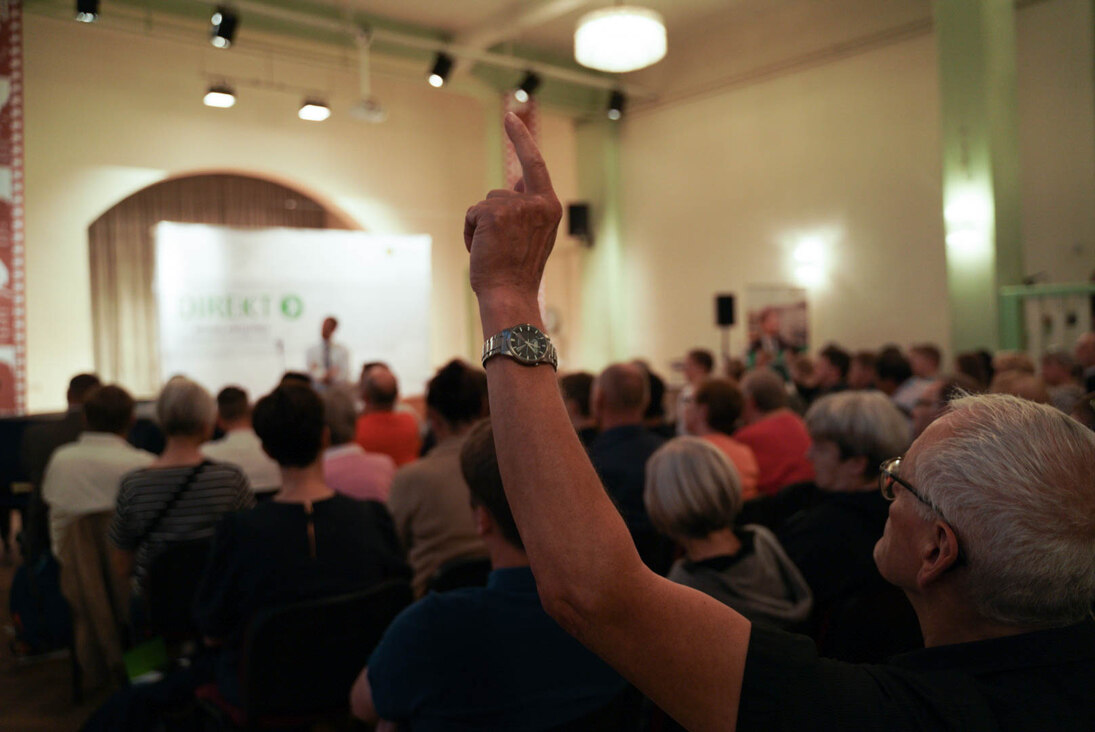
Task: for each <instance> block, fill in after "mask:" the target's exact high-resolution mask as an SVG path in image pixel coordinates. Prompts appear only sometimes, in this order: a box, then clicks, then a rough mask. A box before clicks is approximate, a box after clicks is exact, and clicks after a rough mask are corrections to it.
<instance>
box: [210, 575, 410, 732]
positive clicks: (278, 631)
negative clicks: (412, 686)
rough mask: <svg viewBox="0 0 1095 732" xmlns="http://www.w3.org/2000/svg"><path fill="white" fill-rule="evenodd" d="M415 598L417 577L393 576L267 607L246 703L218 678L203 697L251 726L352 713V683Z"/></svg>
mask: <svg viewBox="0 0 1095 732" xmlns="http://www.w3.org/2000/svg"><path fill="white" fill-rule="evenodd" d="M411 599H412V595H411V587H410V584H408V583H407V582H406V581H404V580H391V581H388V582H385V583H383V584H381V585H378V586H376V587H373V588H371V589H368V590H363V591H360V592H354V593H350V594H346V595H338V596H335V597H325V598H320V599H316V600H305V601H303V602H297V603H293V604H291V605H284V606H282V607H276V608H270V609H268V610H264V611H263V612H261V613H259V614H258V615H257V616H256V617H255V618H254V619H253V620H252V621H251V623H250V624H249V625H248V628H247V631H246V633H245V635H244V640H243V655H242V661H241V667H240V690H241V695H242V699H241V705H240V706H239V707H233V706H231V705H230V704H228V703H227V701H226V700H224V699H223V697H221V696H220V694H219V693H218V692H217V689H216V685H215V684H212V685H206V686H203V687H201V688H199V689H198V698H199V700H201V701H203V702H204V704H203V706H204V707H205V708H206V709H208V710H211V711H214V712H216V713H217V716H219V717H220V719H221V720H222V722H227V723H230V724H232V725H234V726H236V727H239V728H245V729H269V728H276V727H297V726H304V725H308V724H311V723H314V722H318V721H322V720H325V719H331V718H345V716H346V715H347V714H348V712H349V696H350V687H352V686H353V683H354V680H355V679H356V678H357V676H358V674H360V673H361V670H362V669H363V668H365V665H366V663H367V662H368V660H369V655H370V654H371V653H372V652H373V649H374V648H375V647H376V645H377V643H379V642H380V638H381V636H382V635H383V634H384V631H385V630H387V628H388V625H389V624H390V623H391V622H392V620H393V619H395V616H396V615H398V614H399V612H400V611H401V610H402V609H403V608H405V607H406V606H407V605H409V604H410V602H411Z"/></svg>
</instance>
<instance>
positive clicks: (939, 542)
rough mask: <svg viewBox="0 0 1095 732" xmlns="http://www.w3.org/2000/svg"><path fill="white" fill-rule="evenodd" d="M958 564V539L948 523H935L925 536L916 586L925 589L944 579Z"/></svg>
mask: <svg viewBox="0 0 1095 732" xmlns="http://www.w3.org/2000/svg"><path fill="white" fill-rule="evenodd" d="M957 563H958V537H957V536H956V535H955V533H954V529H952V528H951V527H950V526H949V525H948V524H947V523H946V522H944V521H938V520H937V521H935V522H934V523H933V524H932V527H931V531H930V533H927V534H926V536H925V540H924V543H923V544H922V545H921V551H920V569H919V570H917V573H916V584H917V586H918V587H919V588H921V589H923V588H925V587H927V586H928V585H930V584H933V583H934V582H938V581H939V580H940V579H942V577H943V575H945V574H946V573H947V571H948V570H950V569H951V567H954V566H956V565H957Z"/></svg>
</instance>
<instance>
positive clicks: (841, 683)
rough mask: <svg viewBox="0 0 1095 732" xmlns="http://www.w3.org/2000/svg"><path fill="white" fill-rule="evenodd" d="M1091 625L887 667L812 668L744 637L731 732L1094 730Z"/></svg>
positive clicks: (771, 644)
mask: <svg viewBox="0 0 1095 732" xmlns="http://www.w3.org/2000/svg"><path fill="white" fill-rule="evenodd" d="M1093 691H1095V623H1093V622H1092V621H1091V620H1086V621H1084V622H1082V623H1079V624H1077V625H1072V626H1068V627H1065V628H1055V629H1052V630H1043V631H1037V632H1034V633H1026V634H1023V635H1017V636H1011V637H1007V638H995V639H992V640H986V641H978V642H975V643H961V644H957V645H950V646H939V647H936V648H926V649H923V650H919V651H914V652H912V653H906V654H903V655H900V656H896V657H895V658H893V659H892V660H891V661H890V662H889V663H888V664H886V665H866V664H848V663H842V662H839V661H831V660H827V659H822V658H819V657H818V655H817V652H816V650H815V648H814V644H813V643H812V642H811V641H810V639H808V638H806V637H803V636H795V635H791V634H788V633H782V632H779V631H775V630H765V629H762V628H758V627H756V626H754V627H753V630H752V635H751V636H750V639H749V651H748V655H747V656H746V661H745V678H744V681H743V684H742V692H741V706H740V708H739V711H738V730H739V731H740V732H746V731H748V730H764V731H765V732H778V731H779V730H795V731H798V730H807V729H808V730H829V729H832V730H848V731H849V732H852V731H854V730H880V731H885V732H891V731H901V730H954V731H955V732H980V731H981V730H985V731H986V732H987V731H996V730H1000V731H1005V730H1014V731H1016V732H1018V731H1019V730H1036V731H1038V732H1041V731H1042V730H1046V731H1049V730H1053V732H1061V731H1065V732H1071V731H1072V730H1076V731H1077V732H1079V731H1080V730H1084V731H1085V732H1090V731H1091V730H1093V729H1095V693H1093Z"/></svg>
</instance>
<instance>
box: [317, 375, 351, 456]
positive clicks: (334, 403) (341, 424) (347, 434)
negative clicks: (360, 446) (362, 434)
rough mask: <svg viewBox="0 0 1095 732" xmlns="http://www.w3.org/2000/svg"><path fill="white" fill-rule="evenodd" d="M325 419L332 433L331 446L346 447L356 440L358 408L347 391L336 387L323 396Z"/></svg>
mask: <svg viewBox="0 0 1095 732" xmlns="http://www.w3.org/2000/svg"><path fill="white" fill-rule="evenodd" d="M323 419H324V421H325V422H326V423H327V429H329V430H330V431H331V445H345V444H346V443H348V442H350V441H352V440H353V439H354V428H355V427H356V426H357V406H356V405H355V404H354V398H353V396H352V395H350V394H349V393H347V391H346V390H345V389H340V388H339V387H337V386H335V387H332V388H330V389H328V390H327V391H326V392H324V394H323Z"/></svg>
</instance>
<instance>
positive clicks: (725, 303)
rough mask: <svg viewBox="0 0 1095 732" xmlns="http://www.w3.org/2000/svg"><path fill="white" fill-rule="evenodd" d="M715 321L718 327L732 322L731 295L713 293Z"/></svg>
mask: <svg viewBox="0 0 1095 732" xmlns="http://www.w3.org/2000/svg"><path fill="white" fill-rule="evenodd" d="M715 323H716V324H717V325H718V326H719V327H720V328H725V327H727V326H731V325H733V324H734V296H733V295H715Z"/></svg>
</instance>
